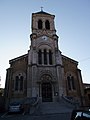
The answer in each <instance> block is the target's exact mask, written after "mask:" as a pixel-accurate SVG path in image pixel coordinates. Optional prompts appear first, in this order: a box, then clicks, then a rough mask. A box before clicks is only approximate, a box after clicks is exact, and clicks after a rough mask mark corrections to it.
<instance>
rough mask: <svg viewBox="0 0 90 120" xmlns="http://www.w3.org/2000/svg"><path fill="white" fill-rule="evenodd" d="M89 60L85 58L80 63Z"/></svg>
mask: <svg viewBox="0 0 90 120" xmlns="http://www.w3.org/2000/svg"><path fill="white" fill-rule="evenodd" d="M87 60H90V57H88V58H84V59H82V60H80V62H84V61H87Z"/></svg>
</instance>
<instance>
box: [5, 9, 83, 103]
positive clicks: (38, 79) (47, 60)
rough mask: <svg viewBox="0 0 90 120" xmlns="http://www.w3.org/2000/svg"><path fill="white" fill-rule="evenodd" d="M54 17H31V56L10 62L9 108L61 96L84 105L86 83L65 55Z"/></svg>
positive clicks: (53, 100) (40, 13) (56, 98)
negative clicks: (25, 101) (29, 100)
mask: <svg viewBox="0 0 90 120" xmlns="http://www.w3.org/2000/svg"><path fill="white" fill-rule="evenodd" d="M54 18H55V16H54V15H52V14H49V13H46V12H44V11H42V10H41V11H40V12H36V13H32V26H31V27H32V34H31V35H30V41H31V46H30V49H29V50H28V53H27V54H25V55H22V56H19V57H17V58H14V59H12V60H10V61H9V64H10V68H8V69H7V74H6V85H5V98H6V104H8V103H10V102H12V101H17V100H23V99H25V98H30V97H38V98H39V100H40V101H41V102H55V101H57V100H59V99H60V98H61V97H62V96H67V97H72V98H73V99H75V100H78V101H79V102H80V103H82V102H83V99H82V98H83V96H84V91H83V82H82V75H81V70H80V69H79V68H78V62H77V61H75V60H73V59H71V58H69V57H67V56H65V55H62V53H61V51H60V50H59V47H58V39H59V37H58V36H57V34H56V29H55V22H54Z"/></svg>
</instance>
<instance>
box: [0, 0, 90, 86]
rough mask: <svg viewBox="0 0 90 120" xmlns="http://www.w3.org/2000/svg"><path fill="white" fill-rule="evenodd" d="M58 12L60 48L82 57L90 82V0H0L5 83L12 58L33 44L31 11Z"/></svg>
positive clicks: (85, 77) (0, 64)
mask: <svg viewBox="0 0 90 120" xmlns="http://www.w3.org/2000/svg"><path fill="white" fill-rule="evenodd" d="M41 7H43V11H45V12H48V13H50V14H53V15H55V28H56V31H57V32H56V34H57V35H58V36H59V41H58V44H59V49H60V51H61V52H62V54H63V55H65V56H68V57H70V58H72V59H74V60H76V61H78V68H79V69H81V73H82V79H83V82H84V83H90V80H89V79H90V70H89V69H90V53H89V52H90V0H0V76H1V81H0V84H2V86H1V87H4V86H5V80H6V69H7V68H9V67H10V65H9V60H11V59H13V58H16V57H19V56H21V55H24V54H26V53H27V52H28V50H29V47H30V34H31V15H32V13H35V12H39V11H40V10H41Z"/></svg>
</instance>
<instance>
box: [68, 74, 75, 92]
mask: <svg viewBox="0 0 90 120" xmlns="http://www.w3.org/2000/svg"><path fill="white" fill-rule="evenodd" d="M67 80H68V88H69V90H75V89H76V88H75V83H74V82H75V80H74V77H73V76H71V75H70V76H68V77H67Z"/></svg>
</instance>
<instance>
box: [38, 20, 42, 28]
mask: <svg viewBox="0 0 90 120" xmlns="http://www.w3.org/2000/svg"><path fill="white" fill-rule="evenodd" d="M38 29H42V20H39V21H38Z"/></svg>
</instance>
